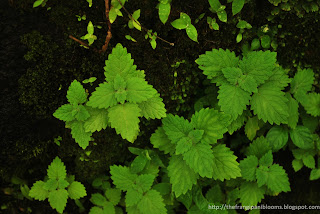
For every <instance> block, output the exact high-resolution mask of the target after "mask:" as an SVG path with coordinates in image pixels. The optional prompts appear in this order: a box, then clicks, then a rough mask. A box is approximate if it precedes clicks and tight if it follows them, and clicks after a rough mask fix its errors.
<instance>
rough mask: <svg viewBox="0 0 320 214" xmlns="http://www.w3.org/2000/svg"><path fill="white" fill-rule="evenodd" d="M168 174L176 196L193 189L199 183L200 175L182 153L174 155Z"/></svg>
mask: <svg viewBox="0 0 320 214" xmlns="http://www.w3.org/2000/svg"><path fill="white" fill-rule="evenodd" d="M168 176H169V177H170V183H171V184H172V191H173V192H174V193H175V195H176V197H179V196H180V195H181V194H185V193H186V192H187V191H188V190H191V188H192V186H193V185H194V184H196V183H197V179H198V177H199V176H198V175H197V173H195V172H194V171H193V170H192V169H191V168H190V167H189V166H188V165H187V164H186V162H185V161H184V160H183V159H182V156H181V155H173V156H171V158H170V162H169V166H168Z"/></svg>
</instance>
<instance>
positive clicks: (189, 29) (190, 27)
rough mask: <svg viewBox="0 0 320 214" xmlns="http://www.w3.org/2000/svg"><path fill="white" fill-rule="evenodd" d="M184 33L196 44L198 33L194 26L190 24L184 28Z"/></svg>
mask: <svg viewBox="0 0 320 214" xmlns="http://www.w3.org/2000/svg"><path fill="white" fill-rule="evenodd" d="M186 32H187V35H188V37H189V38H190V39H191V40H192V41H195V42H198V32H197V29H196V28H195V26H193V25H192V24H189V25H188V27H187V28H186Z"/></svg>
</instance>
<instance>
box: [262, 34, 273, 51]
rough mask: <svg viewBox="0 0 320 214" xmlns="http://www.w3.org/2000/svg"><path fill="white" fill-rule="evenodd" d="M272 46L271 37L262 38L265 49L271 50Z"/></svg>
mask: <svg viewBox="0 0 320 214" xmlns="http://www.w3.org/2000/svg"><path fill="white" fill-rule="evenodd" d="M270 45H271V38H270V36H269V35H264V36H262V37H261V46H262V47H263V48H265V49H269V48H270Z"/></svg>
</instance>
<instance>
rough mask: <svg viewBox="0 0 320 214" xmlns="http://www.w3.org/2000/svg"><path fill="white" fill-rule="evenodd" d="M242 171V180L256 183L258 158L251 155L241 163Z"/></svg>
mask: <svg viewBox="0 0 320 214" xmlns="http://www.w3.org/2000/svg"><path fill="white" fill-rule="evenodd" d="M239 167H240V169H241V175H242V178H243V179H245V180H247V181H254V180H255V179H256V169H257V167H258V158H257V157H256V156H253V155H250V156H248V157H247V158H245V159H243V160H242V161H240V166H239Z"/></svg>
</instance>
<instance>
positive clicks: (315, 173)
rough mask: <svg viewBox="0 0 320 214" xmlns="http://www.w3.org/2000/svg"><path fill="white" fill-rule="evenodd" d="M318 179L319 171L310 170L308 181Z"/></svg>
mask: <svg viewBox="0 0 320 214" xmlns="http://www.w3.org/2000/svg"><path fill="white" fill-rule="evenodd" d="M319 178H320V169H313V170H311V173H310V178H309V179H310V180H311V181H313V180H317V179H319Z"/></svg>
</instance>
